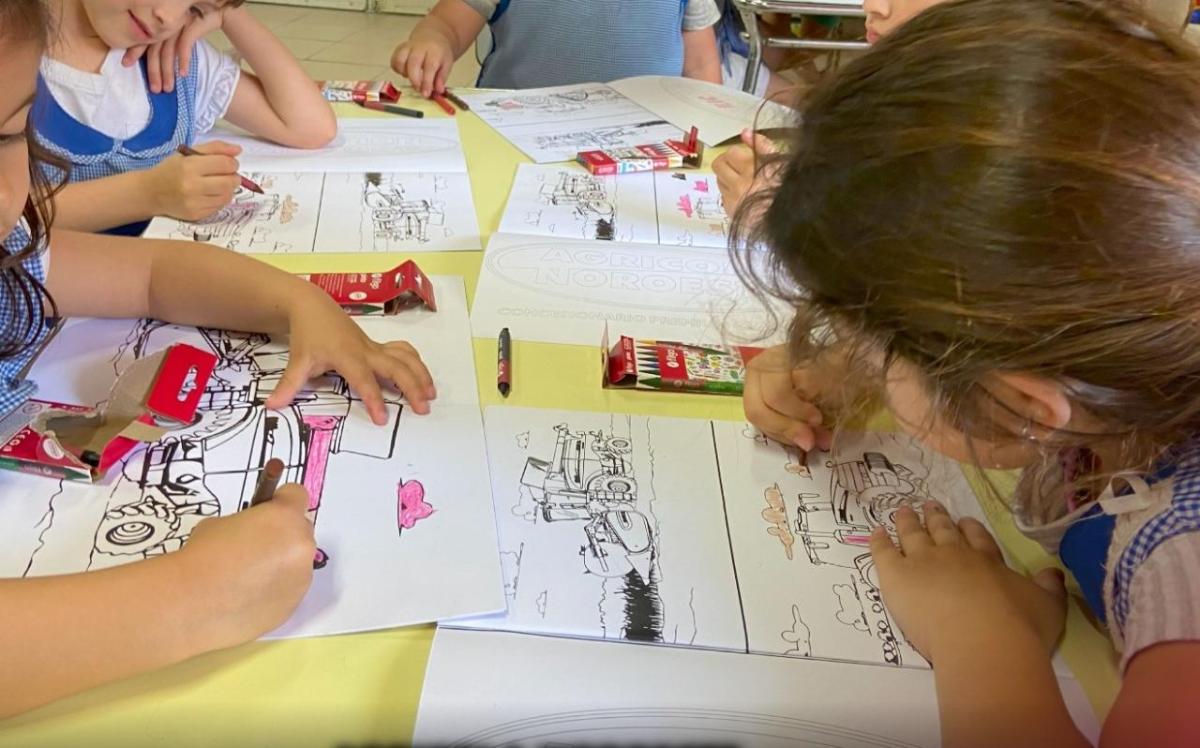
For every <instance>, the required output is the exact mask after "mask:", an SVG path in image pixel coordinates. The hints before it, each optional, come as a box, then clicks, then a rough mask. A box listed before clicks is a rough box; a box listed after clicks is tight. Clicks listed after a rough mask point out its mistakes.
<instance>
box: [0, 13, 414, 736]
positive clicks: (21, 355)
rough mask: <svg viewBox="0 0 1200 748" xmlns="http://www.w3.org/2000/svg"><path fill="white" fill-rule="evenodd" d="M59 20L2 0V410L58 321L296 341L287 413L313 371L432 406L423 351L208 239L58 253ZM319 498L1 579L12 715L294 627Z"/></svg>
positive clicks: (296, 497) (11, 479) (2, 485)
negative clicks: (53, 140) (147, 546)
mask: <svg viewBox="0 0 1200 748" xmlns="http://www.w3.org/2000/svg"><path fill="white" fill-rule="evenodd" d="M45 13H46V8H45V6H43V4H42V2H41V1H40V0H4V2H3V3H0V81H4V85H3V86H0V242H2V244H3V252H2V253H0V417H3V416H6V415H9V414H11V413H12V412H13V411H14V409H16V408H17V407H18V406H19V405H20V404H21V403H23V402H24V401H25V400H26V399H27V398H29V397H30V395H32V394H33V393H34V390H35V385H34V383H33V382H30V381H27V378H26V375H25V374H24V371H25V369H26V365H27V364H28V363H29V361H30V360H31V358H32V357H33V356H34V353H35V352H36V351H37V350H38V348H39V346H40V344H41V343H42V342H43V341H44V340H45V337H46V335H47V332H48V329H49V327H48V325H47V320H48V319H49V318H54V317H59V316H108V317H155V318H158V319H163V320H170V321H174V322H177V323H181V324H189V325H204V326H209V327H224V328H233V329H239V330H248V331H258V332H270V333H279V334H286V335H287V337H288V338H289V340H290V345H291V356H290V364H289V366H288V370H287V371H286V372H285V373H284V375H283V378H282V380H281V382H280V385H279V386H278V387H277V388H276V389H275V392H274V395H273V396H272V398H271V399H270V400H268V401H267V403H266V405H267V407H270V408H282V407H286V406H287V405H288V403H289V402H290V401H291V400H292V398H293V397H294V396H295V395H296V393H297V392H299V391H300V389H301V388H302V387H303V386H304V385H305V383H306V381H307V379H308V377H310V376H316V375H320V374H322V373H324V372H326V371H330V370H336V371H337V372H339V373H340V374H341V375H342V376H343V377H344V378H345V379H346V380H347V382H348V383H349V384H350V386H351V388H353V389H354V390H355V391H356V392H357V394H358V395H359V396H360V397H361V398H362V399H363V401H364V404H365V406H366V410H367V412H368V413H369V414H370V417H371V418H372V420H374V421H375V423H385V422H386V421H387V420H388V416H387V411H386V408H385V404H384V402H383V398H382V395H381V392H380V384H379V382H380V381H385V382H390V383H392V384H394V385H395V386H396V387H398V388H399V389H400V390H402V391H403V392H404V393H405V396H406V398H407V399H408V400H409V404H410V405H411V407H412V408H413V410H414V411H416V412H421V413H424V412H428V407H429V403H428V401H429V399H430V397H431V396H432V395H433V385H432V382H431V380H430V378H429V372H428V371H427V370H426V369H425V367H424V365H423V364H422V363H421V360H420V357H419V356H418V355H417V354H416V353H415V352H414V351H413V350H412V348H411V347H410V346H408V345H407V344H405V343H387V344H382V343H376V342H373V341H371V340H370V339H369V338H368V337H367V336H366V334H365V333H363V332H362V330H361V329H360V328H359V327H358V326H357V325H355V324H354V323H353V322H352V321H351V320H350V319H349V318H348V317H347V316H346V315H345V314H344V313H343V312H342V310H341V309H340V308H339V307H338V306H337V305H336V304H335V303H334V302H333V301H332V300H331V299H330V298H329V297H328V296H326V295H325V294H324V293H323V292H322V291H320V290H319V289H317V288H316V286H313V285H312V284H310V283H307V282H305V281H302V280H300V279H299V278H297V277H295V276H293V275H290V274H287V273H284V272H281V271H279V270H275V269H274V268H271V267H270V266H267V265H265V264H263V263H260V262H257V261H255V260H252V259H250V258H247V257H244V256H241V255H237V254H235V253H232V252H227V251H225V250H221V249H217V248H215V247H212V246H209V245H205V244H197V243H192V242H188V243H178V242H166V241H153V240H148V239H128V238H123V237H115V236H100V235H97V234H84V233H76V232H72V231H65V230H60V229H58V228H55V230H54V232H53V234H52V235H50V239H49V243H50V244H52V245H53V252H52V254H53V262H51V261H50V260H49V257H50V256H51V250H50V249H49V248H48V247H47V237H48V233H47V227H48V226H47V219H48V217H49V216H50V215H51V213H52V211H51V210H50V209H49V204H48V202H47V195H48V185H47V184H46V182H45V179H44V177H45V175H44V173H43V172H42V171H41V170H40V169H39V168H38V167H37V165H36V163H32V162H31V159H30V152H31V150H36V146H37V144H36V141H32V140H31V139H29V138H27V137H26V134H27V133H28V131H29V126H28V116H29V108H30V107H29V103H30V101H31V100H32V98H33V95H34V91H35V88H36V78H37V70H38V63H39V59H40V58H41V55H42V53H43V51H44V43H45V39H46V34H47V29H48V24H49V21H48V19H47V18H46V17H45ZM35 155H36V154H35ZM31 184H32V185H33V186H32V188H31ZM29 480H42V479H41V478H31V477H28V476H18V475H17V474H16V473H10V472H2V471H0V507H3V506H4V505H5V502H14V501H22V500H23V499H25V494H24V493H23V490H22V489H21V486H23V485H24V483H22V481H29ZM307 509H308V496H307V495H306V493H305V491H304V488H303V487H301V486H294V485H293V486H285V487H283V488H281V489H280V490H279V491H278V492H277V493H276V495H275V498H274V500H273V501H270V502H267V503H265V504H262V505H260V506H256V507H251V508H249V509H246V510H244V511H241V512H239V513H237V514H235V515H232V516H227V517H221V518H212V519H207V520H205V521H203V522H201V523H200V524H199V526H197V527H196V529H195V530H194V531H193V532H192V533H191V536H190V539H189V540H188V542H187V544H186V545H185V546H184V548H183V549H182V550H180V551H178V552H175V553H171V554H168V555H166V556H161V557H157V558H154V559H151V560H145V561H137V562H134V563H130V564H127V565H124V566H118V567H114V568H109V569H104V570H101V571H90V572H85V573H81V574H72V575H63V576H48V577H38V578H22V577H18V578H15V579H0V611H3V615H0V662H3V663H4V665H3V667H0V720H3V719H4V718H6V717H8V716H11V715H13V714H16V713H18V712H21V711H24V710H27V709H31V708H34V707H36V706H39V705H41V704H44V703H47V702H49V701H52V700H54V699H56V698H59V697H61V696H65V695H67V694H70V693H73V692H76V691H80V690H83V689H86V688H90V687H92V686H95V685H98V684H100V683H104V682H107V681H112V680H116V679H119V678H124V677H127V676H130V675H134V674H137V673H140V672H143V671H147V670H150V669H153V668H157V667H162V666H165V665H168V664H171V663H174V662H178V661H180V660H184V659H186V658H188V657H191V656H193V655H197V654H200V653H202V652H206V651H210V650H215V649H220V648H223V647H229V646H233V645H236V644H240V643H242V642H246V641H250V640H252V639H255V638H257V637H259V636H261V635H262V634H264V633H266V632H268V631H271V630H273V629H275V628H277V627H278V626H279V625H280V624H281V623H283V621H284V620H285V619H286V618H287V617H288V616H289V615H290V613H291V611H292V610H293V609H294V608H295V607H296V605H297V604H298V603H299V602H300V599H301V598H302V597H303V595H304V593H305V591H306V590H307V588H308V585H309V582H310V581H311V576H312V559H313V553H314V551H315V546H314V543H313V532H312V524H311V522H310V521H309V520H308V519H307V518H306V516H305V514H306V511H307ZM8 516H11V515H8ZM117 601H119V604H117ZM134 634H136V635H134Z"/></svg>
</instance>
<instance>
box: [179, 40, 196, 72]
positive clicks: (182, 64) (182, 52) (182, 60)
mask: <svg viewBox="0 0 1200 748" xmlns="http://www.w3.org/2000/svg"><path fill="white" fill-rule="evenodd" d="M195 46H196V45H195V43H194V42H193V43H191V44H187V43H185V44H182V45H180V47H179V74H180V75H182V76H184V77H187V74H188V70H190V69H191V65H192V50H193V49H195Z"/></svg>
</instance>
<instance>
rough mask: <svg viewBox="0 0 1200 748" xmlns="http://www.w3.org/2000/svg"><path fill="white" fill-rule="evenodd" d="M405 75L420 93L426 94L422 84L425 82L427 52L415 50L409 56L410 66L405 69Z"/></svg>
mask: <svg viewBox="0 0 1200 748" xmlns="http://www.w3.org/2000/svg"><path fill="white" fill-rule="evenodd" d="M404 74H405V76H407V78H408V82H409V83H411V84H412V87H413V88H415V89H417V90H418V91H422V92H424V89H422V88H421V84H422V83H424V82H425V52H424V51H422V50H413V51H412V52H410V53H409V55H408V64H407V65H406V66H405V68H404Z"/></svg>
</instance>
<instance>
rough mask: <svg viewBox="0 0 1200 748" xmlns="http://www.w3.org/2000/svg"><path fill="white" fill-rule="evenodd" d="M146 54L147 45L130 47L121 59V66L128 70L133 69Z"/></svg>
mask: <svg viewBox="0 0 1200 748" xmlns="http://www.w3.org/2000/svg"><path fill="white" fill-rule="evenodd" d="M144 54H146V45H145V44H139V45H138V46H136V47H130V48H129V49H127V50H125V56H124V57H122V58H121V64H122V65H124V66H125V67H127V68H131V67H133V66H134V65H136V64H137V61H138V60H140V59H142V55H144Z"/></svg>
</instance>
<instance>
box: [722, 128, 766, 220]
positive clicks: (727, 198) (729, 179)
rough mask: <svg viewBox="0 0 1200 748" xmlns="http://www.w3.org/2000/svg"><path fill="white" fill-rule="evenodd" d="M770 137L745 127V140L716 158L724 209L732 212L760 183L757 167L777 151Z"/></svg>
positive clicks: (743, 137)
mask: <svg viewBox="0 0 1200 748" xmlns="http://www.w3.org/2000/svg"><path fill="white" fill-rule="evenodd" d="M776 150H777V149H776V147H775V144H774V143H772V142H771V140H770V139H769V138H767V137H766V136H763V135H759V134H758V133H756V132H754V131H753V130H742V142H741V143H739V144H737V145H735V146H732V147H731V148H730V149H729V150H727V151H725V152H724V153H722V154H721V155H720V156H718V157H717V160H716V161H713V172H714V173H715V174H716V175H717V187H718V188H719V189H720V190H721V199H722V200H723V201H724V203H725V212H726V213H728V214H729V215H733V214H734V213H735V212H737V209H738V206H739V205H741V203H742V200H743V199H744V198H745V197H746V195H748V194H750V192H751V191H752V190H754V189H756V188H757V187H758V186H760V185H761V182H762V176H761V172H759V171H758V169H757V167H758V165H759V164H760V163H761V162H762V159H763V157H764V156H768V155H771V154H773V153H775V152H776Z"/></svg>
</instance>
